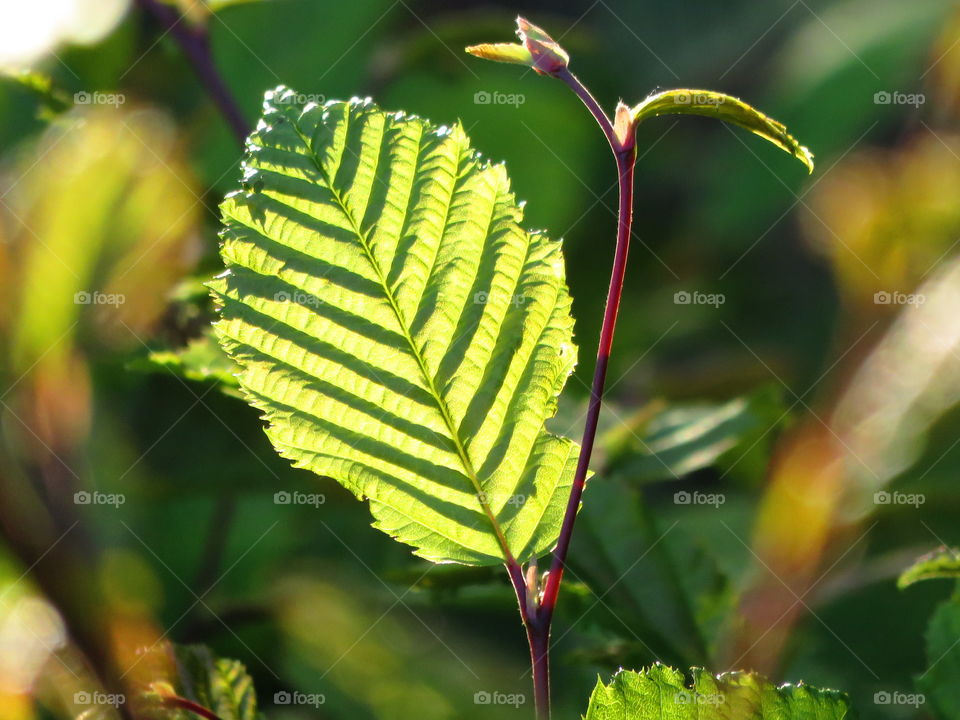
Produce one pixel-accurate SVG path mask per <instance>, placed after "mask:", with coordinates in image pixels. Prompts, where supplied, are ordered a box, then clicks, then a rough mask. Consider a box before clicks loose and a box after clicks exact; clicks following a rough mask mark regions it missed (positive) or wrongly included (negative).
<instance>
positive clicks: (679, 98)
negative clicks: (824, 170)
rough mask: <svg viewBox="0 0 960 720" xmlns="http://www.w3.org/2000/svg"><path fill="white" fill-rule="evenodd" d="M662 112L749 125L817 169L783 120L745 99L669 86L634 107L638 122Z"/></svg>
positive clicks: (753, 131)
mask: <svg viewBox="0 0 960 720" xmlns="http://www.w3.org/2000/svg"><path fill="white" fill-rule="evenodd" d="M660 115H702V116H704V117H712V118H716V119H717V120H723V121H725V122H728V123H732V124H734V125H739V126H740V127H742V128H746V129H747V130H749V131H750V132H752V133H756V134H757V135H759V136H760V137H762V138H765V139H766V140H769V141H770V142H772V143H773V144H774V145H776V146H777V147H778V148H780V149H781V150H784V151H785V152H788V153H790V154H791V155H793V156H794V157H795V158H797V160H799V161H800V162H802V163H803V164H804V165H806V166H807V170H808V171H809V172H811V173H812V172H813V153H811V152H810V151H809V150H808V149H807V148H805V147H804V146H803V145H801V144H800V143H799V142H797V140H796V138H794V137H793V136H792V135H790V133H788V132H787V128H786V126H785V125H784V124H783V123H779V122H777V121H776V120H774V119H773V118H770V117H767V116H766V115H764V114H763V113H762V112H760V111H759V110H757V109H756V108H754V107H751V106H750V105H748V104H747V103H745V102H743V101H742V100H740V99H738V98H735V97H733V96H731V95H725V94H724V93H718V92H713V91H712V90H690V89H682V90H665V91H663V92H659V93H656V94H654V95H651V96H650V97H648V98H647V99H646V100H644V101H643V102H641V103H640V104H639V105H636V106H634V108H633V117H634V121H635V122H636V124H638V125H639V124H640V123H641V122H643V121H644V120H646V119H647V118H650V117H657V116H660Z"/></svg>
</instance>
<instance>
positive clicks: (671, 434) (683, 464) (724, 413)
mask: <svg viewBox="0 0 960 720" xmlns="http://www.w3.org/2000/svg"><path fill="white" fill-rule="evenodd" d="M785 417H786V412H785V409H784V407H783V401H782V398H781V397H780V394H779V393H778V392H776V391H775V390H771V389H766V388H765V389H761V390H758V391H757V392H754V393H751V394H749V395H744V396H742V397H738V398H734V399H732V400H729V401H727V402H723V403H689V404H682V405H669V406H666V407H664V408H662V409H661V410H659V411H657V412H656V413H655V414H653V415H652V416H651V414H650V411H649V410H646V409H645V410H643V411H641V413H639V414H638V415H637V417H636V419H635V420H628V421H627V422H626V423H625V424H621V425H620V426H619V427H618V428H616V429H614V430H613V431H611V432H610V433H608V434H607V435H606V436H605V437H604V438H603V439H602V440H601V444H603V445H607V446H608V447H610V460H609V463H608V465H609V469H610V471H611V472H615V473H617V474H618V475H622V476H623V477H624V478H626V479H627V480H630V481H634V482H650V481H655V480H664V479H674V478H677V477H682V476H683V475H687V474H689V473H691V472H694V471H696V470H701V469H703V468H706V467H711V466H714V465H722V464H723V463H724V461H727V464H729V465H734V464H735V465H736V466H737V467H742V466H743V465H744V464H749V463H745V458H747V457H749V458H751V460H752V459H754V458H753V456H754V454H760V455H763V456H764V457H763V458H762V462H761V463H760V464H765V462H766V459H767V458H766V453H765V452H763V451H764V450H765V447H764V445H763V440H764V439H765V438H767V437H771V436H772V435H774V433H771V429H772V428H774V427H776V426H778V425H780V424H781V423H782V422H783V421H784V419H785ZM754 464H756V463H754Z"/></svg>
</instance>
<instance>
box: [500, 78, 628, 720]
mask: <svg viewBox="0 0 960 720" xmlns="http://www.w3.org/2000/svg"><path fill="white" fill-rule="evenodd" d="M556 77H557V78H558V79H560V80H563V81H564V82H565V83H566V84H567V85H568V86H570V88H571V89H572V90H573V91H574V92H575V93H576V94H577V97H579V98H580V99H581V100H582V101H583V104H584V105H586V107H587V109H588V110H589V111H590V113H591V114H592V115H593V117H594V118H595V119H596V121H597V123H598V124H599V125H600V128H601V129H602V130H603V133H604V135H605V136H606V138H607V141H608V142H609V143H610V147H611V149H612V150H613V154H614V157H615V158H616V161H617V177H618V180H619V188H620V192H619V195H620V199H619V209H618V214H617V244H616V250H615V252H614V260H613V270H612V272H611V275H610V287H609V290H608V291H607V304H606V308H605V309H604V313H603V326H602V328H601V330H600V342H599V345H598V347H597V364H596V367H595V369H594V373H593V384H592V386H591V389H590V404H589V406H588V408H587V418H586V422H585V424H584V428H583V439H582V441H581V444H580V456H579V458H578V460H577V469H576V472H575V474H574V478H573V484H572V486H571V488H570V498H569V500H568V502H567V509H566V513H565V515H564V518H563V524H562V525H561V528H560V536H559V539H558V540H557V547H556V549H555V550H554V551H553V560H552V562H551V565H550V573H549V574H548V575H547V578H546V583H545V585H544V588H543V594H542V597H541V598H540V600H539V602H538V603H536V604H535V606H534V607H533V608H532V609H531V608H529V607H528V602H527V597H528V593H529V592H530V590H529V589H528V588H527V586H526V584H525V583H524V582H523V571H522V569H521V568H520V567H519V566H518V567H516V568H510V567H508V570H509V571H510V575H511V580H512V581H513V585H514V589H515V590H516V592H517V598H518V601H519V603H520V614H521V616H522V617H523V621H524V625H525V626H526V629H527V641H528V643H529V644H530V659H531V667H532V670H533V685H534V696H535V699H536V706H537V717H538V718H539V720H549V719H550V656H549V653H550V626H551V623H552V621H553V612H554V609H555V608H556V605H557V597H558V595H559V593H560V582H561V580H562V579H563V571H564V569H565V567H566V559H567V553H568V552H569V550H570V540H571V538H572V536H573V526H574V523H575V521H576V519H577V511H578V510H579V508H580V500H581V497H582V496H583V489H584V486H585V484H586V480H587V473H588V471H589V468H590V456H591V454H592V453H593V444H594V440H595V439H596V435H597V424H598V422H599V419H600V407H601V404H602V400H603V388H604V385H605V384H606V378H607V366H608V365H609V362H610V353H611V350H612V348H613V334H614V330H615V328H616V324H617V314H618V312H619V309H620V298H621V296H622V294H623V284H624V277H625V274H626V269H627V255H628V252H629V249H630V233H631V228H632V223H633V168H634V163H635V161H636V158H637V151H636V146H635V145H634V143H633V129H632V128H630V132H629V134H628V139H627V141H626V142H621V141H620V140H618V139H617V136H616V133H615V131H614V127H613V123H611V121H610V118H608V117H607V115H606V113H604V112H603V109H602V108H601V107H600V105H599V103H597V101H596V99H594V97H593V95H592V94H591V93H590V91H589V90H588V89H587V88H586V87H585V86H584V85H583V83H581V82H580V80H579V79H578V78H577V77H576V76H575V75H574V74H573V73H571V72H570V71H569V70H567V69H566V68H564V69H563V70H561V71H560V72H558V73H557V74H556ZM518 578H519V580H518Z"/></svg>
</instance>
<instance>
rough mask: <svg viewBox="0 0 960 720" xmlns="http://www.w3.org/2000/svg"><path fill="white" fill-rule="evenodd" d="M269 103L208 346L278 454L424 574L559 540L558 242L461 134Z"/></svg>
mask: <svg viewBox="0 0 960 720" xmlns="http://www.w3.org/2000/svg"><path fill="white" fill-rule="evenodd" d="M298 97H300V96H298V95H297V94H296V93H294V92H292V91H291V90H289V89H287V88H283V87H280V88H278V89H276V90H274V91H271V92H269V93H268V94H267V97H266V101H265V103H264V115H263V118H262V119H261V121H260V125H259V127H258V129H257V131H256V132H255V133H254V134H253V135H252V136H251V137H250V139H249V141H248V151H247V155H246V160H245V164H244V180H243V184H242V187H244V188H247V189H245V190H240V191H236V192H233V193H232V194H230V195H229V196H228V197H227V199H226V200H225V201H224V203H223V205H222V212H223V218H224V225H225V228H224V230H223V233H222V246H221V255H222V257H223V260H224V262H225V264H226V266H227V271H226V272H225V273H224V274H223V275H221V276H220V277H219V278H218V279H217V280H216V281H214V282H213V283H212V285H211V288H212V290H213V294H214V297H215V298H216V300H217V304H218V306H219V307H218V311H219V314H220V318H221V319H220V320H219V322H218V323H217V324H216V331H217V335H218V338H219V340H220V342H221V343H222V345H223V346H224V348H225V349H226V350H227V352H228V354H229V355H230V356H231V357H232V358H233V360H234V361H235V362H237V364H238V365H239V366H240V368H241V370H242V372H241V373H240V377H239V379H240V385H241V388H242V389H243V391H244V393H245V394H246V397H247V398H248V400H249V402H250V403H251V404H252V405H254V406H256V407H257V408H259V409H261V410H262V411H263V413H264V417H265V419H266V420H267V422H268V424H269V426H268V428H267V435H268V436H269V437H270V440H271V441H272V443H273V445H274V447H275V448H276V449H277V451H278V452H279V453H280V454H281V455H282V456H284V457H286V458H289V459H290V460H292V461H293V463H294V465H295V466H296V467H301V468H308V469H310V470H313V471H314V472H316V473H317V474H319V475H324V476H329V477H332V478H334V479H335V480H337V481H338V482H340V483H341V484H343V485H344V486H345V487H347V488H348V489H350V490H351V491H352V492H353V493H354V494H356V495H357V496H358V497H360V498H369V500H370V510H371V512H372V513H373V516H374V518H375V523H374V524H375V526H376V527H378V528H380V529H381V530H383V531H384V532H386V533H389V534H390V535H391V536H393V537H395V538H397V539H398V540H400V541H401V542H404V543H407V544H409V545H412V546H413V547H414V548H415V549H416V550H415V551H416V553H417V554H419V555H421V556H423V557H425V558H427V559H430V560H433V561H435V562H461V563H466V564H471V565H492V564H497V563H502V562H503V561H504V560H505V559H507V558H510V557H513V558H518V559H520V560H526V559H529V558H530V557H531V556H535V555H537V554H541V553H543V552H545V551H546V550H548V549H549V548H550V547H551V546H552V545H553V544H554V543H555V541H556V538H557V535H558V534H559V528H560V524H561V521H562V516H563V511H564V506H565V503H566V496H567V492H568V488H569V485H570V483H571V480H572V477H573V471H574V466H575V463H576V459H577V455H578V452H579V449H578V447H577V446H576V445H575V444H574V443H572V442H570V441H568V440H566V439H562V438H559V437H556V436H554V435H551V434H550V433H548V432H546V431H545V430H544V421H545V420H546V419H547V418H549V417H550V416H552V415H553V413H554V411H555V409H556V398H557V395H558V394H559V392H560V390H561V389H562V388H563V385H564V383H565V382H566V379H567V377H568V376H569V374H570V372H571V371H572V369H573V366H574V364H575V361H576V348H575V346H574V345H573V341H572V335H573V319H572V318H571V316H570V297H569V294H568V292H567V287H566V281H565V277H564V262H563V256H562V254H561V250H560V243H559V242H558V241H554V240H550V239H549V238H547V237H546V236H545V235H543V234H542V233H539V232H529V231H527V230H525V229H523V227H521V225H520V223H521V222H522V221H523V211H522V209H521V207H520V205H518V204H517V201H516V200H515V198H514V195H513V193H512V192H511V190H510V183H509V180H508V178H507V173H506V169H505V168H504V167H503V165H490V164H488V163H486V162H483V161H482V160H481V159H480V158H479V156H478V155H477V153H476V152H475V151H474V149H473V148H472V147H471V146H470V143H469V140H468V138H467V136H466V134H465V133H464V131H463V129H462V128H461V127H460V125H454V126H453V127H437V126H435V125H433V124H431V123H430V122H428V121H426V120H423V119H420V118H417V117H411V116H408V115H403V114H402V113H386V112H384V111H383V110H381V109H380V108H378V107H377V106H376V105H374V104H372V103H371V102H370V101H369V100H368V101H359V100H352V101H350V102H334V101H331V102H328V103H327V104H325V105H322V106H320V105H317V104H315V103H307V104H303V103H301V102H299V101H298Z"/></svg>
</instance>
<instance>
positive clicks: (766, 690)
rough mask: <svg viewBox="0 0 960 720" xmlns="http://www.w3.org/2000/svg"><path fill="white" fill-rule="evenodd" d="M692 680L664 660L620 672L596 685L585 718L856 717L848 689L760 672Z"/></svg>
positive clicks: (699, 674) (697, 675)
mask: <svg viewBox="0 0 960 720" xmlns="http://www.w3.org/2000/svg"><path fill="white" fill-rule="evenodd" d="M691 675H692V680H691V681H690V682H687V679H686V678H685V677H684V675H683V673H681V672H679V671H677V670H674V669H672V668H669V667H666V666H665V665H661V664H659V663H657V664H655V665H653V666H652V667H650V669H649V670H644V671H642V672H633V671H628V670H621V671H620V672H618V673H617V674H616V675H614V676H613V680H612V681H611V682H610V684H609V685H604V684H603V683H602V682H599V681H598V683H597V686H596V688H595V689H594V691H593V695H591V696H590V706H589V708H588V709H587V714H586V716H585V717H586V720H660V719H661V718H671V719H672V720H687V719H688V718H689V720H730V719H732V718H736V720H841V718H852V717H853V715H852V711H851V710H850V706H849V703H848V701H847V698H846V696H845V695H844V694H843V693H840V692H837V691H836V690H819V689H817V688H813V687H810V686H809V685H804V684H803V683H800V684H797V685H789V684H788V685H781V686H780V687H775V686H774V685H772V684H771V683H769V682H767V680H766V679H764V678H763V677H761V676H760V675H756V674H754V673H744V672H732V673H723V674H722V675H716V676H714V675H711V674H710V673H708V672H707V671H705V670H703V669H700V668H694V669H693V670H692V671H691Z"/></svg>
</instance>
